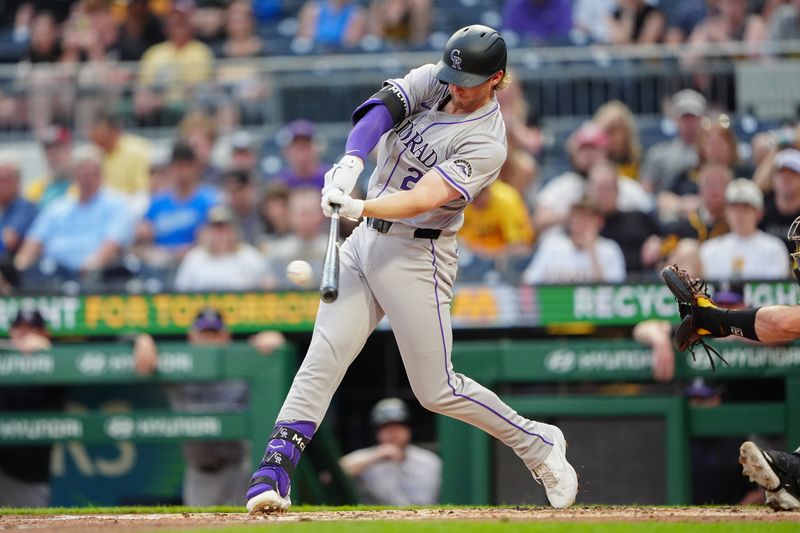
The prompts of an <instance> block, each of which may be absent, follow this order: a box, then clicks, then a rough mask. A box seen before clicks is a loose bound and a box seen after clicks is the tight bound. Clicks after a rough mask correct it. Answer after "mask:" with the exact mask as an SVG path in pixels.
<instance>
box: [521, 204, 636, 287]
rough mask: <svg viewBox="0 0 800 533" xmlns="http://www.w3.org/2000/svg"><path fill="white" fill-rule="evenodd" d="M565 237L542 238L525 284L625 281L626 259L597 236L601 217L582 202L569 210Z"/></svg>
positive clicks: (616, 247) (526, 273)
mask: <svg viewBox="0 0 800 533" xmlns="http://www.w3.org/2000/svg"><path fill="white" fill-rule="evenodd" d="M567 224H568V226H567V227H568V231H567V234H562V233H552V234H550V235H548V236H547V237H545V238H543V239H542V241H541V243H540V244H539V246H538V248H537V250H536V253H535V255H534V256H533V261H531V264H530V265H528V268H526V269H525V272H523V274H522V279H523V282H524V283H527V284H531V285H538V284H545V283H593V282H605V283H619V282H623V281H625V257H624V255H623V254H622V250H621V249H620V247H619V245H618V244H617V243H615V242H614V241H612V240H610V239H606V238H604V237H600V229H601V228H602V227H603V216H602V214H601V213H600V211H599V209H598V207H597V205H596V204H594V203H592V202H591V201H590V200H588V199H582V200H580V201H579V202H577V203H575V204H573V205H572V207H571V208H570V211H569V220H568V223H567Z"/></svg>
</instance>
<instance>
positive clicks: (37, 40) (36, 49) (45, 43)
mask: <svg viewBox="0 0 800 533" xmlns="http://www.w3.org/2000/svg"><path fill="white" fill-rule="evenodd" d="M29 42H30V48H29V50H28V53H27V54H26V55H25V57H24V59H23V60H24V61H28V62H30V63H56V62H57V61H58V60H59V58H60V57H61V42H60V39H59V27H58V23H57V22H56V18H55V16H54V15H53V14H52V13H51V12H50V11H40V12H38V13H36V14H35V15H34V16H33V20H32V22H31V30H30V41H29Z"/></svg>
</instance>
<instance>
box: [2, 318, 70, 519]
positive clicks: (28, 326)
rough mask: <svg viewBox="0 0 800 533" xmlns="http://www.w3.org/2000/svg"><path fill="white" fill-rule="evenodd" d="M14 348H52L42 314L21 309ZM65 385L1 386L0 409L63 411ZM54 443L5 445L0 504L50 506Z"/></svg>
mask: <svg viewBox="0 0 800 533" xmlns="http://www.w3.org/2000/svg"><path fill="white" fill-rule="evenodd" d="M8 337H9V340H10V342H11V347H12V350H14V351H17V352H19V353H21V354H22V355H23V356H28V355H29V354H31V353H34V352H39V351H44V350H49V349H50V346H51V344H50V335H49V333H48V331H47V325H46V324H45V321H44V318H43V317H42V315H41V313H39V311H36V310H30V309H24V310H21V311H20V312H19V313H18V314H17V316H16V317H15V318H14V320H13V321H12V322H11V327H10V328H9V331H8ZM64 403H65V394H64V389H63V388H62V387H54V386H41V385H36V386H14V387H0V412H2V413H3V414H13V413H14V412H31V411H49V412H53V411H61V410H63V409H64ZM52 450H53V445H52V444H43V445H35V446H34V445H24V446H3V449H2V453H0V507H47V506H48V505H50V494H51V493H50V457H51V455H52Z"/></svg>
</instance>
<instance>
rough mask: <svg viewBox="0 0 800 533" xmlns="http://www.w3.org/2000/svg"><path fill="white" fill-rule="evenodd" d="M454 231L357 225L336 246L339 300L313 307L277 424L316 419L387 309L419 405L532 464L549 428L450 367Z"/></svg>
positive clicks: (542, 452) (543, 452)
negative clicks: (308, 334) (421, 234)
mask: <svg viewBox="0 0 800 533" xmlns="http://www.w3.org/2000/svg"><path fill="white" fill-rule="evenodd" d="M457 261H458V258H457V251H456V240H455V236H454V235H442V236H440V237H439V238H438V239H436V240H431V239H416V238H414V237H413V228H410V227H409V226H404V225H401V224H394V225H393V226H392V227H391V228H390V229H389V232H388V233H378V232H377V231H376V230H374V229H372V228H369V227H367V226H366V225H365V224H364V223H362V224H361V225H360V226H359V227H358V228H356V230H355V231H354V232H353V234H352V235H351V236H350V237H349V238H348V239H347V240H346V241H345V242H344V243H343V244H342V246H341V249H340V277H339V297H338V299H337V300H336V301H335V302H333V303H330V304H326V303H320V307H319V311H318V313H317V320H316V323H315V325H314V333H313V336H312V339H311V344H310V346H309V348H308V353H307V354H306V357H305V360H304V361H303V364H302V365H301V367H300V370H299V371H298V372H297V375H296V376H295V378H294V382H293V383H292V386H291V389H290V391H289V394H288V396H287V397H286V401H285V402H284V404H283V407H282V409H281V411H280V414H279V415H278V420H280V421H287V420H304V421H312V422H315V423H316V424H319V423H320V422H321V421H322V419H323V417H324V416H325V412H326V411H327V409H328V405H329V404H330V401H331V398H332V396H333V393H334V392H335V391H336V389H337V387H338V386H339V383H340V382H341V380H342V378H343V377H344V373H345V372H346V371H347V368H348V367H349V366H350V363H352V362H353V360H354V359H355V357H356V356H357V355H358V354H359V352H360V351H361V349H362V348H363V347H364V343H365V342H366V340H367V337H369V335H370V334H371V333H372V331H373V330H374V329H375V326H376V325H377V324H378V322H380V320H381V319H382V318H383V316H384V313H385V314H386V317H387V318H388V319H389V322H390V324H391V326H392V330H393V331H394V335H395V338H396V339H397V344H398V347H399V348H400V354H401V356H402V359H403V365H404V366H405V369H406V373H407V374H408V379H409V382H410V384H411V388H412V390H413V391H414V394H415V395H416V397H417V399H418V400H419V402H420V403H421V404H422V406H423V407H425V408H427V409H429V410H431V411H434V412H436V413H441V414H444V415H447V416H451V417H453V418H456V419H458V420H461V421H464V422H467V423H468V424H472V425H473V426H476V427H478V428H480V429H482V430H484V431H486V432H487V433H489V434H490V435H492V436H494V437H496V438H498V439H500V440H501V441H502V442H503V443H505V444H506V445H507V446H509V447H511V448H512V449H513V450H514V451H515V452H516V454H517V455H518V456H519V457H520V458H521V459H522V460H523V461H524V462H525V464H526V466H527V467H528V468H529V469H530V468H533V467H535V466H538V465H539V464H540V463H542V462H543V461H544V460H545V459H546V458H547V455H548V454H549V453H550V450H551V448H552V442H553V440H552V438H551V436H552V433H551V430H550V427H549V426H548V425H547V424H542V423H540V422H534V421H531V420H528V419H526V418H523V417H522V416H520V415H518V414H517V413H516V411H514V410H513V409H511V408H510V407H509V406H507V405H506V404H505V403H503V402H502V401H501V400H500V398H498V397H497V395H496V394H495V393H493V392H491V391H490V390H488V389H486V388H485V387H483V386H481V385H480V384H479V383H476V382H475V381H473V380H471V379H470V378H468V377H466V376H464V375H462V374H458V373H456V372H454V371H453V365H452V363H451V361H450V352H451V347H452V341H453V336H452V330H451V328H450V301H451V299H452V295H453V293H452V287H453V282H454V280H455V275H456V270H457V268H458V265H457Z"/></svg>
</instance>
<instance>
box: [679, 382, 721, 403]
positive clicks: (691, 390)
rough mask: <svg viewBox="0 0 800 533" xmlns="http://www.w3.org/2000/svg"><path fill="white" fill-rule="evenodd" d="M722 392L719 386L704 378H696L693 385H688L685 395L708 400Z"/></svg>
mask: <svg viewBox="0 0 800 533" xmlns="http://www.w3.org/2000/svg"><path fill="white" fill-rule="evenodd" d="M719 393H720V391H719V389H718V388H717V387H714V386H711V385H709V384H708V383H706V382H705V380H704V379H703V378H695V379H694V381H692V383H691V385H689V386H688V387H686V389H685V390H684V395H685V396H686V397H688V398H696V399H698V400H708V399H711V398H713V397H715V396H716V395H718V394H719Z"/></svg>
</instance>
